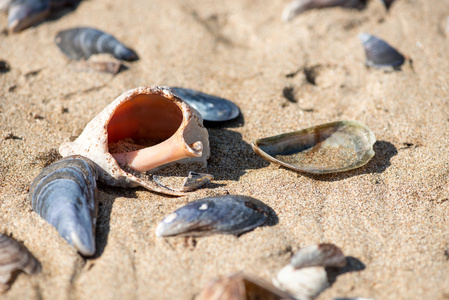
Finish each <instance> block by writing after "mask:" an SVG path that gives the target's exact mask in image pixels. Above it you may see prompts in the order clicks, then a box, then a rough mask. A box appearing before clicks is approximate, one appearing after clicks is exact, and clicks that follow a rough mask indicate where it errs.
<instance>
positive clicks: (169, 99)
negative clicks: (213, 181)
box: [59, 86, 210, 196]
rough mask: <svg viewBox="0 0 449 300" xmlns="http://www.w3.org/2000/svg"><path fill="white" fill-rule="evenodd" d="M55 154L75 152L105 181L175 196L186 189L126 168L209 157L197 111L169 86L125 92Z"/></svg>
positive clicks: (145, 168) (203, 161)
mask: <svg viewBox="0 0 449 300" xmlns="http://www.w3.org/2000/svg"><path fill="white" fill-rule="evenodd" d="M59 152H60V153H61V155H62V156H63V157H65V156H68V155H74V154H78V155H83V156H86V157H88V158H90V159H91V160H92V161H93V162H95V163H96V164H97V165H98V166H97V169H98V170H97V171H98V175H99V177H100V179H101V180H102V181H103V182H105V183H106V184H108V185H112V186H121V187H136V186H139V185H140V186H143V187H145V188H147V189H149V190H151V191H155V192H159V193H164V194H169V195H176V196H180V195H184V193H183V192H177V191H172V190H169V189H167V188H164V187H163V186H159V185H157V184H156V183H155V182H153V181H151V179H148V180H147V179H144V178H143V177H142V178H139V177H138V176H135V175H132V174H130V173H128V172H126V171H125V170H124V168H127V169H133V170H135V171H138V172H146V171H150V170H155V169H158V168H159V167H162V166H166V165H168V164H170V163H174V162H177V163H201V164H203V165H204V166H206V164H207V158H208V157H209V155H210V150H209V135H208V133H207V130H206V128H204V126H203V119H202V118H201V115H200V114H199V113H198V112H197V111H196V110H195V109H194V108H192V107H190V106H189V105H188V104H187V103H185V102H184V101H182V100H181V99H180V98H179V97H178V96H176V95H175V94H174V93H172V91H171V90H170V89H169V88H167V87H159V86H151V87H139V88H135V89H132V90H129V91H126V92H124V93H123V94H122V95H120V96H119V97H118V98H117V99H115V100H114V101H113V102H112V103H110V104H109V105H108V106H107V107H106V108H105V109H103V111H102V112H101V113H99V114H98V115H97V116H96V117H95V118H94V119H93V120H92V121H90V122H89V124H87V126H86V128H85V129H84V131H83V132H82V133H81V135H80V136H79V137H78V138H77V139H76V140H75V141H74V142H68V143H64V144H62V145H61V147H60V148H59ZM130 171H132V170H130ZM133 173H135V172H133Z"/></svg>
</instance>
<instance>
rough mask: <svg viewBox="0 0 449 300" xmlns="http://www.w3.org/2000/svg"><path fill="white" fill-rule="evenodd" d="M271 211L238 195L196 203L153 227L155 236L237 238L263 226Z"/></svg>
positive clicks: (254, 201) (250, 199)
mask: <svg viewBox="0 0 449 300" xmlns="http://www.w3.org/2000/svg"><path fill="white" fill-rule="evenodd" d="M269 214H270V208H269V207H268V206H267V205H265V204H264V203H263V202H262V201H259V200H257V199H254V198H251V197H248V196H239V195H226V196H217V197H210V198H203V199H200V200H196V201H193V202H190V203H187V204H186V205H184V206H182V207H181V208H179V209H177V210H176V211H174V212H173V213H171V214H170V215H168V216H167V217H165V218H164V219H163V220H162V222H160V223H159V225H158V226H157V228H156V235H157V236H173V235H183V236H204V235H210V234H214V233H222V234H234V235H239V234H241V233H243V232H246V231H249V230H252V229H254V228H256V227H257V226H260V225H262V224H263V223H265V221H266V220H267V218H268V215H269Z"/></svg>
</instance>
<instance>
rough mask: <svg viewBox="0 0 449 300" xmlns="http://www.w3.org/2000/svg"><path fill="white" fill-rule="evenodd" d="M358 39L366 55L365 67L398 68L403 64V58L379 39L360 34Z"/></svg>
mask: <svg viewBox="0 0 449 300" xmlns="http://www.w3.org/2000/svg"><path fill="white" fill-rule="evenodd" d="M359 39H360V41H361V42H362V44H363V48H364V49H365V54H366V65H367V66H369V67H373V68H399V66H401V65H402V64H403V63H404V62H405V58H404V56H403V55H402V54H401V53H399V52H398V51H397V50H396V49H394V48H393V47H391V46H390V45H389V44H388V43H387V42H385V41H384V40H381V39H380V38H378V37H376V36H374V35H371V34H368V33H362V34H360V35H359Z"/></svg>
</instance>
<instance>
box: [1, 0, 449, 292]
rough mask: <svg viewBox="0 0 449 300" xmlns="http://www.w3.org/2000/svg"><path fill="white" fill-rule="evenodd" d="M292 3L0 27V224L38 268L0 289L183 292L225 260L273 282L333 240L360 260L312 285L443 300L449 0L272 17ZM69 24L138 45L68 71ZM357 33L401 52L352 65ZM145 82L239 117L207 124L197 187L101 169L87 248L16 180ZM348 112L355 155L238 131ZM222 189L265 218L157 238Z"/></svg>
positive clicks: (27, 180) (128, 7)
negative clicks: (368, 156) (322, 158)
mask: <svg viewBox="0 0 449 300" xmlns="http://www.w3.org/2000/svg"><path fill="white" fill-rule="evenodd" d="M288 2H289V0H280V1H256V0H229V1H202V0H170V1H144V0H135V1H127V2H126V4H125V2H124V1H106V0H91V1H82V2H81V3H80V5H79V6H78V7H77V8H76V9H75V10H66V11H63V12H61V13H56V14H54V15H53V17H52V18H51V19H50V20H47V21H45V22H42V23H41V24H39V25H37V26H35V27H32V28H29V29H27V30H25V31H23V32H22V33H19V34H16V35H6V34H2V35H1V36H0V59H1V60H6V61H7V62H8V63H9V65H10V71H9V72H6V73H1V74H0V133H1V134H0V231H1V232H3V233H6V234H10V235H12V236H13V237H14V238H16V239H18V240H19V241H23V242H24V244H25V245H26V246H27V247H28V249H30V251H31V252H33V253H34V254H35V256H36V257H37V258H38V259H39V260H40V261H41V263H42V266H43V272H42V273H41V274H39V275H37V276H28V275H25V274H19V276H18V277H17V279H16V280H15V281H14V282H13V284H12V286H11V289H10V290H9V292H7V293H6V294H4V295H3V296H2V297H4V298H5V299H192V298H193V297H194V296H195V295H197V294H198V293H199V292H200V290H201V289H202V288H203V287H204V286H205V284H206V283H207V282H208V281H209V280H211V279H213V278H217V277H218V276H221V275H225V274H229V273H231V272H234V271H238V270H242V271H244V272H246V273H248V274H252V275H255V276H258V277H260V278H263V279H266V280H270V278H272V277H273V276H274V275H275V274H276V273H277V271H278V270H279V269H280V268H281V267H282V266H284V265H285V264H286V263H287V262H288V260H289V258H290V256H291V254H292V252H294V251H296V250H297V249H299V248H300V247H304V246H307V245H310V244H313V243H320V242H330V243H335V244H336V245H338V246H340V247H341V248H342V249H343V251H344V252H345V254H346V255H347V256H350V257H352V259H351V261H352V263H353V264H354V265H355V266H356V267H355V268H353V269H354V271H352V272H347V273H345V274H342V275H340V276H339V277H338V278H337V280H336V282H335V283H334V284H333V285H332V286H331V287H330V288H329V289H327V290H326V291H325V292H324V293H322V294H321V295H320V296H319V299H320V300H321V299H333V298H335V297H355V296H359V297H372V298H376V299H449V217H448V213H449V200H448V176H449V175H448V174H449V173H448V172H449V156H448V155H447V149H448V145H449V134H448V127H449V72H448V71H449V59H448V56H449V54H448V53H449V37H448V36H447V35H446V34H447V33H446V32H445V18H446V16H448V15H449V1H448V0H440V1H426V0H397V1H396V2H395V3H394V4H393V6H392V8H391V10H390V11H389V12H388V13H387V12H385V9H384V8H383V6H382V4H381V3H380V1H374V0H372V1H369V3H368V6H367V8H366V9H365V10H362V11H357V10H345V9H341V8H333V9H327V10H316V11H309V12H306V13H304V14H303V15H301V16H299V17H297V18H295V19H294V20H293V21H292V22H290V23H288V24H285V23H282V22H281V20H280V16H281V13H282V10H283V8H284V7H285V6H286V5H287V3H288ZM6 23H7V17H6V16H5V15H2V16H0V24H3V25H2V26H6ZM81 25H83V26H94V27H97V28H99V29H103V30H105V31H107V32H109V33H112V34H114V35H115V36H116V37H117V38H118V39H119V40H121V41H123V42H124V43H125V44H126V45H129V46H131V47H132V48H134V49H135V50H136V51H137V52H138V54H139V56H140V60H139V61H137V62H133V63H125V64H126V66H127V67H128V69H127V70H125V71H123V72H121V73H119V74H117V75H116V76H112V75H109V74H104V73H96V72H78V71H76V70H73V69H71V68H70V65H69V62H68V60H67V59H66V58H65V57H64V56H63V55H62V53H61V52H60V51H59V49H58V48H57V47H56V46H55V43H54V37H55V35H56V34H57V32H58V31H60V30H63V29H67V28H70V27H75V26H81ZM362 32H368V33H371V34H374V35H378V36H379V37H381V38H383V39H385V40H386V41H387V42H389V43H390V44H391V45H393V46H394V47H396V48H397V49H398V50H399V51H400V52H402V53H404V54H405V55H407V56H408V57H409V58H411V59H412V60H413V64H412V65H410V64H407V65H405V66H404V67H403V68H402V70H401V71H397V72H384V71H382V70H375V69H369V68H366V67H365V65H364V60H365V54H364V52H363V49H362V47H361V45H360V42H359V40H358V37H357V35H358V34H359V33H362ZM306 74H308V75H313V76H312V77H314V78H312V79H314V81H315V84H311V83H310V82H309V81H308V80H307V76H306ZM309 77H310V76H309ZM309 80H310V78H309ZM312 81H313V80H312ZM148 85H169V86H181V87H187V88H193V89H198V90H201V91H203V92H207V93H210V94H213V95H217V96H221V97H224V98H227V99H230V100H232V101H233V102H235V103H236V104H237V105H238V106H239V107H240V109H241V117H239V119H237V120H236V121H233V122H230V123H227V124H224V126H222V127H215V128H209V135H210V144H211V157H210V159H209V166H208V168H207V171H208V172H209V173H211V174H213V175H214V176H215V178H216V180H215V181H214V183H213V184H211V185H209V186H208V187H207V188H205V189H201V190H199V191H196V192H193V193H190V194H189V195H188V196H185V197H180V198H174V197H166V196H163V195H159V194H155V193H152V192H149V191H147V190H145V189H142V188H137V189H120V188H111V187H108V186H105V185H100V186H99V190H100V192H99V194H100V207H99V218H98V223H97V253H96V255H95V257H93V258H89V259H85V258H83V257H81V256H80V255H79V254H77V252H76V251H75V250H74V249H73V248H72V247H71V246H69V245H68V244H67V243H66V242H65V241H64V240H63V239H62V238H61V237H60V236H59V234H58V233H57V231H56V230H55V229H54V228H53V227H52V226H51V225H49V224H48V223H46V221H44V220H43V219H41V218H40V217H39V216H38V215H37V214H36V213H35V212H33V211H32V210H31V207H30V205H29V203H28V200H27V196H28V189H29V186H30V184H31V182H32V180H33V178H34V177H35V176H36V175H37V174H38V173H39V172H40V171H41V170H42V168H43V166H44V165H45V164H46V163H49V162H51V161H53V160H54V159H56V158H57V152H56V149H57V148H58V147H59V145H60V144H61V143H62V142H64V141H69V140H73V139H74V138H75V137H77V136H78V135H79V134H80V132H81V131H82V130H83V128H84V126H85V125H86V124H87V123H88V122H89V121H90V120H91V119H92V118H93V117H94V116H95V115H96V114H97V113H99V112H100V111H101V110H102V109H103V108H104V107H105V106H106V105H107V104H108V103H110V102H111V101H112V100H113V99H115V98H116V97H117V96H119V95H120V94H121V93H122V92H123V91H125V90H127V89H131V88H135V87H138V86H148ZM284 89H286V91H288V90H290V91H292V93H291V94H292V95H291V97H294V100H295V101H296V103H294V102H291V101H289V100H287V99H286V98H285V97H284V96H283V91H284ZM344 119H351V120H357V121H359V122H362V123H364V124H366V125H368V126H369V127H370V128H371V129H372V131H373V132H374V133H375V135H376V137H377V140H378V142H377V143H376V144H375V151H376V155H375V157H374V158H373V159H372V160H371V161H370V162H369V164H368V165H366V166H365V167H363V168H360V169H357V170H353V171H349V172H345V173H341V174H334V175H327V176H307V175H305V174H300V173H297V172H294V171H291V170H288V169H286V168H283V167H279V166H276V165H274V164H270V163H268V162H266V161H264V160H263V159H261V158H260V157H258V156H257V155H256V154H255V153H254V152H253V151H252V149H251V147H250V145H249V144H250V142H251V141H253V140H254V139H257V138H261V137H267V136H271V135H276V134H280V133H284V132H288V131H292V130H297V129H301V128H305V127H309V126H312V125H317V124H320V123H326V122H331V121H337V120H344ZM226 193H230V194H242V195H249V196H253V197H255V198H257V199H260V200H261V201H263V202H265V203H266V204H268V205H269V206H270V207H271V208H272V209H273V210H274V211H275V212H276V214H277V217H278V223H277V224H275V225H274V226H264V227H261V228H257V229H256V230H254V231H252V232H249V233H247V234H244V235H242V236H240V237H238V238H237V237H234V236H226V235H215V236H210V237H204V238H196V239H187V240H186V239H185V238H182V237H175V238H168V239H161V238H156V236H155V233H154V231H155V228H156V226H157V224H158V222H159V221H160V220H161V219H162V218H163V217H164V216H165V215H167V214H169V213H170V212H172V211H173V210H175V209H176V208H178V207H180V206H181V205H183V204H185V203H187V202H189V201H192V200H195V199H199V198H202V197H205V196H212V195H222V194H226ZM357 266H359V269H363V270H359V271H355V269H357Z"/></svg>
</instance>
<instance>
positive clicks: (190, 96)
mask: <svg viewBox="0 0 449 300" xmlns="http://www.w3.org/2000/svg"><path fill="white" fill-rule="evenodd" d="M171 89H172V90H173V91H175V92H176V94H178V95H179V97H180V98H181V99H182V100H184V101H185V102H187V103H188V104H189V105H190V106H193V107H194V108H195V109H196V110H197V111H198V112H199V113H200V114H201V116H202V117H203V120H204V121H210V122H225V121H229V120H232V119H235V118H237V117H238V116H239V115H240V110H239V108H238V107H237V105H235V104H234V103H232V102H231V101H229V100H226V99H223V98H220V97H216V96H212V95H209V94H206V93H202V92H200V91H196V90H192V89H185V88H180V87H172V88H171Z"/></svg>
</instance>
